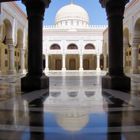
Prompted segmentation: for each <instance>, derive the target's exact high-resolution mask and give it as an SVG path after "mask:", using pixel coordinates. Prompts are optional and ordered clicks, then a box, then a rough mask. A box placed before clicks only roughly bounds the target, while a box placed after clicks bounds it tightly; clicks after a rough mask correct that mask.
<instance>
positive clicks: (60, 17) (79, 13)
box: [55, 4, 89, 26]
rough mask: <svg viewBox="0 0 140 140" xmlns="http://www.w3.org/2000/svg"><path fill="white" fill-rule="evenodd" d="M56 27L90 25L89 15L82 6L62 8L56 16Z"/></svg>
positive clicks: (70, 5)
mask: <svg viewBox="0 0 140 140" xmlns="http://www.w3.org/2000/svg"><path fill="white" fill-rule="evenodd" d="M55 23H56V25H62V26H63V25H64V26H65V25H68V26H70V25H72V26H74V25H75V26H79V25H87V24H88V23H89V17H88V13H87V12H86V11H85V10H84V9H83V8H82V7H80V6H78V5H75V4H69V5H66V6H64V7H62V8H61V9H60V10H59V11H58V12H57V14H56V21H55Z"/></svg>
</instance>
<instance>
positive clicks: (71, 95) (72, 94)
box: [68, 91, 78, 97]
mask: <svg viewBox="0 0 140 140" xmlns="http://www.w3.org/2000/svg"><path fill="white" fill-rule="evenodd" d="M68 95H69V96H70V97H76V96H77V95H78V92H76V91H71V92H68Z"/></svg>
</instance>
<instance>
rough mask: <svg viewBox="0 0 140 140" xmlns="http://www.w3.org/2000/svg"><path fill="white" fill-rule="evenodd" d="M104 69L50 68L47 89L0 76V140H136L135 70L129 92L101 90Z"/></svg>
mask: <svg viewBox="0 0 140 140" xmlns="http://www.w3.org/2000/svg"><path fill="white" fill-rule="evenodd" d="M102 75H103V73H101V74H96V73H92V72H91V73H65V74H62V73H49V77H50V89H49V90H48V91H47V90H40V91H34V92H30V93H28V94H25V93H22V92H21V91H20V76H1V77H0V140H140V75H131V80H132V83H131V86H132V87H131V89H132V90H131V92H130V93H125V92H121V91H115V90H107V89H104V90H101V77H102Z"/></svg>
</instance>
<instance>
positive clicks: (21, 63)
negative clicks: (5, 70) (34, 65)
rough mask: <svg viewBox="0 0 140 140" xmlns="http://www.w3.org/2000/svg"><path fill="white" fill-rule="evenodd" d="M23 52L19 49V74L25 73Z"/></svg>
mask: <svg viewBox="0 0 140 140" xmlns="http://www.w3.org/2000/svg"><path fill="white" fill-rule="evenodd" d="M24 56H25V50H24V49H23V48H20V70H19V72H20V73H25V72H26V70H25V57H24Z"/></svg>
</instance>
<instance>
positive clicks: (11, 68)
mask: <svg viewBox="0 0 140 140" xmlns="http://www.w3.org/2000/svg"><path fill="white" fill-rule="evenodd" d="M6 44H7V45H8V48H9V71H8V73H9V74H15V73H16V70H15V47H14V45H13V41H12V39H7V40H6Z"/></svg>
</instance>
